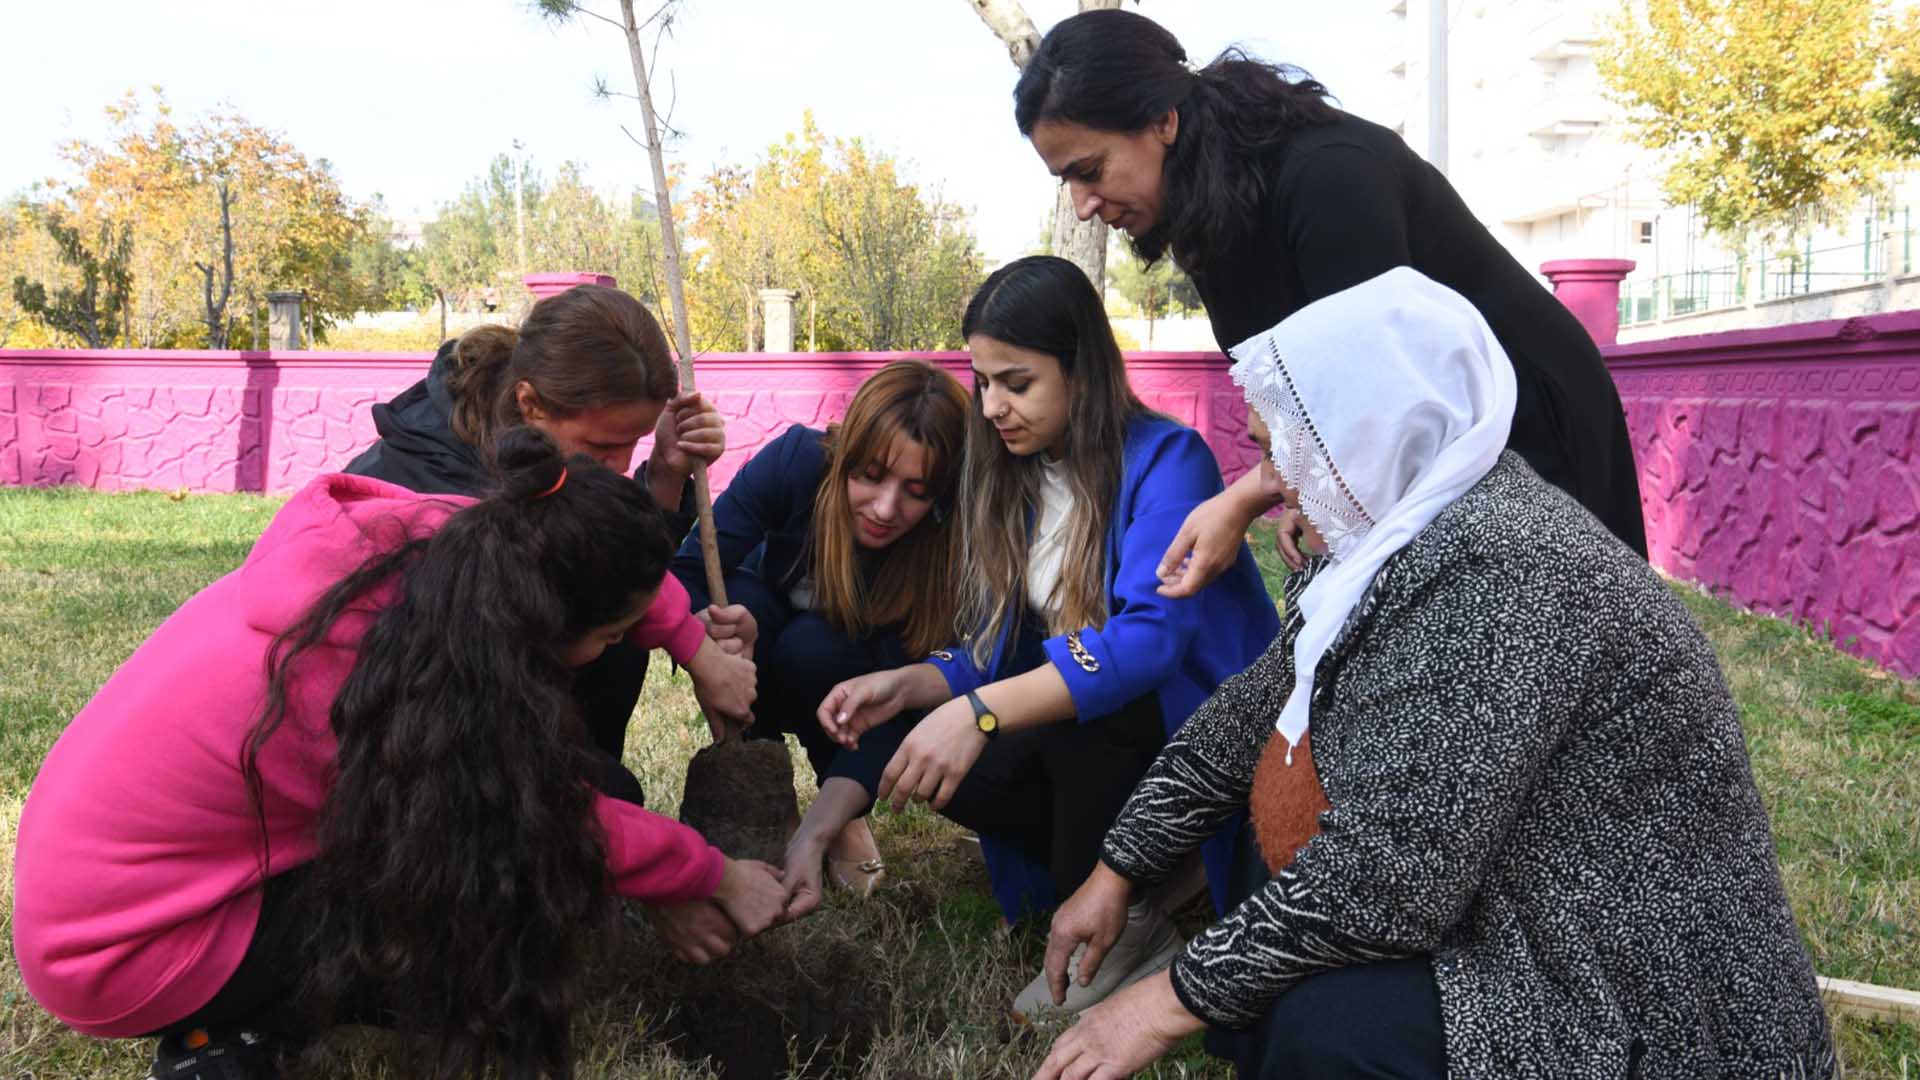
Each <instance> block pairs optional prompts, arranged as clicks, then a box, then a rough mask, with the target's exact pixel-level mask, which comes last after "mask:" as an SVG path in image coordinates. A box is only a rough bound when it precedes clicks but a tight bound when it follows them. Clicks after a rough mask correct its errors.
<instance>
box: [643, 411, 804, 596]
mask: <svg viewBox="0 0 1920 1080" xmlns="http://www.w3.org/2000/svg"><path fill="white" fill-rule="evenodd" d="M826 437H827V433H826V432H824V431H820V430H817V429H815V428H810V427H806V426H804V425H801V424H795V425H793V426H792V427H790V428H788V429H787V430H786V431H785V432H783V433H782V434H781V435H780V437H779V438H777V439H775V440H773V441H772V442H770V443H768V444H767V445H765V446H763V447H761V448H760V450H759V451H758V452H757V453H755V454H754V455H753V457H751V458H749V459H747V463H746V464H745V465H743V466H741V468H740V471H739V472H737V473H735V474H734V477H733V480H732V482H731V483H729V484H728V485H727V490H726V491H724V492H722V493H721V495H720V497H719V498H718V499H715V500H714V503H713V535H714V537H715V539H716V541H717V542H718V544H719V547H720V565H721V567H722V568H723V569H724V570H725V571H726V572H727V573H732V572H734V571H736V570H743V569H744V570H746V571H748V572H750V573H754V574H757V575H759V577H760V578H761V580H763V581H765V582H767V583H768V584H769V585H771V586H773V587H774V588H775V589H776V590H780V591H785V590H786V589H788V588H791V587H792V586H794V585H795V584H797V583H798V582H799V580H800V579H801V578H802V577H804V576H805V575H806V567H805V566H803V565H802V563H803V561H804V560H805V558H806V551H807V543H808V540H809V538H810V537H811V536H812V533H813V498H814V494H815V493H816V492H818V491H819V490H820V478H821V477H822V476H825V475H826V472H827V451H826V447H825V446H824V445H823V444H822V440H824V439H825V438H826ZM673 576H674V577H677V578H679V579H680V584H682V585H685V586H686V587H687V597H688V602H689V603H690V604H691V605H692V609H693V610H694V611H703V610H705V609H706V607H707V605H708V604H710V603H712V602H713V601H712V598H711V597H709V596H708V595H707V571H706V563H705V561H704V560H703V559H702V557H701V554H700V528H699V526H698V525H696V526H694V529H693V532H691V533H690V534H688V536H687V539H686V542H685V543H683V544H681V545H680V550H679V552H677V553H676V554H675V555H674V557H673Z"/></svg>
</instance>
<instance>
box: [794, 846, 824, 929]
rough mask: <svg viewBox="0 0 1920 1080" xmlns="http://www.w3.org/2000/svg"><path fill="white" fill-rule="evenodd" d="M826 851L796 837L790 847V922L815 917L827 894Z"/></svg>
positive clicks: (822, 847)
mask: <svg viewBox="0 0 1920 1080" xmlns="http://www.w3.org/2000/svg"><path fill="white" fill-rule="evenodd" d="M826 854H827V853H826V847H825V845H822V844H818V843H814V842H813V841H811V840H808V839H806V838H804V837H803V836H802V835H800V834H797V833H796V834H795V835H794V838H793V841H792V842H791V843H789V844H788V845H787V868H786V877H785V882H786V888H787V919H788V920H789V921H791V920H793V919H798V918H802V917H804V916H807V915H811V914H813V912H814V909H816V908H818V907H819V906H820V900H821V897H822V895H823V894H824V893H825V891H826V870H825V862H826Z"/></svg>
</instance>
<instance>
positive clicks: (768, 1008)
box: [666, 927, 894, 1080]
mask: <svg viewBox="0 0 1920 1080" xmlns="http://www.w3.org/2000/svg"><path fill="white" fill-rule="evenodd" d="M800 929H801V928H800V927H795V928H793V930H794V931H799V930H800ZM680 981H681V983H682V985H681V986H680V988H679V990H678V992H677V993H676V994H675V995H674V1008H673V1012H672V1015H671V1017H670V1018H669V1019H668V1021H667V1025H666V1026H667V1033H668V1035H669V1037H670V1039H671V1042H670V1045H671V1046H672V1047H673V1048H674V1049H675V1050H676V1051H677V1052H679V1053H681V1054H683V1055H685V1056H686V1057H688V1058H690V1059H695V1060H697V1059H700V1058H706V1059H709V1060H710V1061H711V1062H712V1064H713V1066H714V1068H715V1070H716V1071H718V1072H719V1074H720V1075H721V1076H723V1077H727V1078H728V1080H749V1078H760V1077H776V1076H787V1075H789V1070H790V1067H791V1066H792V1065H794V1064H796V1063H797V1065H798V1066H799V1067H798V1068H797V1069H794V1070H793V1071H792V1075H796V1076H802V1077H826V1076H845V1075H849V1074H853V1073H858V1072H859V1071H860V1069H861V1067H862V1065H863V1064H864V1063H865V1061H866V1058H867V1055H868V1053H869V1052H871V1050H872V1049H873V1046H874V1043H875V1042H876V1041H878V1040H879V1039H880V1038H881V1037H883V1036H884V1035H885V1034H886V1031H885V1030H884V1029H885V1027H886V1026H887V1025H889V1024H891V1022H892V1017H893V1014H894V1010H893V1000H892V994H891V992H890V990H889V989H888V987H887V985H886V980H885V978H884V973H883V972H881V971H880V970H879V967H878V964H877V962H876V958H875V957H874V955H873V954H872V951H871V950H870V949H862V948H861V947H860V946H859V945H857V944H855V943H854V942H853V941H851V940H848V939H845V938H836V937H829V936H825V935H819V934H814V935H807V934H804V933H799V932H786V933H782V932H780V931H775V932H774V933H772V934H770V935H768V936H767V937H764V938H762V939H760V941H759V942H756V943H754V944H753V945H750V946H748V947H747V948H745V949H743V950H741V952H740V953H739V954H736V956H735V957H733V958H730V959H728V960H725V961H722V962H721V963H718V964H715V965H712V966H709V967H704V968H691V969H684V970H683V972H682V979H681V980H680Z"/></svg>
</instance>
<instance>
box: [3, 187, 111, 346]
mask: <svg viewBox="0 0 1920 1080" xmlns="http://www.w3.org/2000/svg"><path fill="white" fill-rule="evenodd" d="M67 217H68V215H67V214H66V213H65V212H63V211H62V210H61V209H60V208H59V207H58V206H55V207H51V208H49V209H48V210H47V212H46V213H45V214H44V215H43V221H44V223H45V225H46V229H47V235H49V236H51V237H52V238H53V243H54V247H55V248H56V249H57V250H58V251H59V253H60V261H61V262H62V263H63V264H65V265H66V266H68V267H71V268H72V269H73V271H74V273H75V274H76V276H78V278H79V282H78V284H75V285H59V286H56V287H55V288H54V290H53V292H52V294H51V295H49V293H48V291H47V287H46V285H45V284H43V283H41V282H39V281H29V280H28V279H27V278H26V277H25V276H15V277H14V279H13V300H14V303H15V304H17V305H18V307H19V310H20V311H21V312H22V313H24V314H26V315H28V316H30V317H32V318H35V319H38V320H40V321H41V322H42V323H44V324H46V325H47V326H48V327H50V328H52V329H53V330H55V331H57V332H60V333H65V334H72V335H73V336H75V337H77V338H79V339H80V340H81V341H83V342H85V343H86V345H87V347H88V348H92V349H100V348H105V347H107V346H109V345H115V344H118V343H120V342H121V341H124V340H125V337H126V323H125V319H126V311H127V293H128V290H129V288H130V283H131V280H132V275H131V274H129V273H128V271H127V262H128V260H129V259H130V258H131V257H132V250H133V244H132V238H131V237H130V236H129V235H128V234H127V231H126V230H125V229H124V228H121V229H116V228H114V227H113V226H112V225H111V224H108V223H104V222H103V223H101V224H100V225H99V226H98V229H97V232H96V235H95V236H94V237H87V236H85V234H84V233H83V232H82V227H81V226H79V225H77V224H74V223H71V222H70V221H69V220H67ZM89 241H92V242H91V243H89Z"/></svg>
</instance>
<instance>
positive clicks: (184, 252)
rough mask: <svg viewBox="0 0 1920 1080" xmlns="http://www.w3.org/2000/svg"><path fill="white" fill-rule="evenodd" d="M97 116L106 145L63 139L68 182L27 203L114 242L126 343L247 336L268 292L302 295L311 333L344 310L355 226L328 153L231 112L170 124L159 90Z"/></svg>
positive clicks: (350, 296)
mask: <svg viewBox="0 0 1920 1080" xmlns="http://www.w3.org/2000/svg"><path fill="white" fill-rule="evenodd" d="M107 117H108V120H109V124H110V135H109V138H108V139H107V140H106V141H104V142H102V143H90V142H84V141H74V142H71V143H68V144H66V145H65V146H63V147H62V148H61V156H62V157H63V158H64V159H65V160H66V161H67V162H68V163H69V164H70V165H72V166H73V168H74V170H75V172H76V174H77V179H75V180H73V181H72V182H70V183H67V184H64V185H60V186H58V187H57V188H49V189H46V190H41V191H36V192H35V194H34V196H33V198H32V200H31V201H32V202H33V205H34V206H36V207H37V208H39V209H43V210H51V208H53V207H54V206H56V205H57V206H58V207H59V208H60V213H61V214H62V215H63V217H64V218H66V219H70V224H71V225H72V227H74V228H76V229H78V230H79V234H80V235H82V236H86V237H95V236H101V235H109V234H110V235H111V236H113V237H114V238H115V240H114V243H115V244H119V243H120V242H121V239H120V238H124V242H125V244H126V246H127V257H126V259H125V261H124V265H125V268H126V273H127V281H128V289H127V299H126V306H125V308H124V311H123V315H122V318H121V321H120V331H119V332H120V333H122V334H124V336H125V337H126V338H127V339H128V340H129V342H130V343H131V344H134V345H137V346H141V347H169V346H188V345H201V344H209V343H211V344H214V345H216V346H218V345H221V344H224V343H225V342H226V341H227V340H228V339H229V338H235V339H244V338H246V337H248V336H254V337H257V335H258V333H259V330H260V328H261V325H262V324H263V322H264V313H263V312H262V311H261V301H262V300H263V299H264V297H265V294H266V293H267V292H268V291H270V290H273V289H281V288H293V289H301V290H304V291H305V292H306V293H307V296H308V303H307V308H308V312H309V314H310V315H311V316H312V319H313V328H314V330H315V331H316V336H323V335H324V334H325V332H326V329H327V327H328V325H329V324H330V323H331V322H332V321H333V320H334V319H336V318H338V317H340V316H342V315H345V314H348V313H349V312H351V311H352V310H353V309H354V308H355V306H356V304H357V301H358V290H357V288H356V287H355V285H354V282H353V277H352V262H351V259H350V258H349V257H348V250H349V248H350V247H351V246H352V245H353V243H354V242H355V240H356V239H357V238H358V237H359V236H360V234H361V232H362V231H363V229H364V228H365V224H366V221H365V218H364V211H363V209H362V208H361V207H359V206H357V205H356V204H354V203H353V202H351V201H350V200H348V199H347V198H346V197H345V195H343V194H342V193H341V190H340V186H339V183H338V181H337V180H336V179H335V178H334V176H333V172H332V169H331V167H330V166H329V165H328V164H327V162H325V161H324V160H321V161H310V160H309V159H308V158H307V157H306V156H305V155H304V154H302V153H301V152H300V151H299V150H298V149H296V148H295V147H294V146H293V145H292V144H291V143H290V142H288V141H287V140H286V138H285V137H284V136H282V135H280V134H278V133H277V132H273V131H270V130H268V129H266V128H263V127H260V126H259V125H256V124H254V123H252V122H250V121H248V120H247V119H246V118H244V117H242V116H240V115H239V114H237V113H234V112H232V111H230V110H228V111H221V112H216V113H212V114H209V115H207V116H204V117H202V118H200V119H198V120H196V121H194V122H192V123H190V124H187V125H184V126H183V125H181V124H179V123H176V121H175V120H174V118H173V115H172V110H171V109H170V108H169V107H168V105H167V103H166V98H165V96H164V95H163V94H161V93H160V91H159V90H157V89H156V90H154V91H153V92H152V93H151V95H150V96H149V97H148V98H146V99H144V100H143V99H142V98H140V97H139V96H137V95H135V94H132V93H129V94H127V95H126V96H125V97H123V98H122V99H121V100H120V101H118V102H116V103H114V104H113V105H111V106H109V107H108V109H107ZM223 193H224V194H223ZM15 272H16V273H18V271H17V270H16V271H15ZM223 297H224V298H225V299H224V300H223V299H222V298H223Z"/></svg>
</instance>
